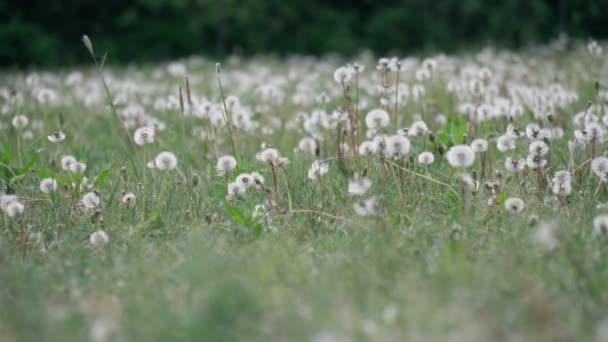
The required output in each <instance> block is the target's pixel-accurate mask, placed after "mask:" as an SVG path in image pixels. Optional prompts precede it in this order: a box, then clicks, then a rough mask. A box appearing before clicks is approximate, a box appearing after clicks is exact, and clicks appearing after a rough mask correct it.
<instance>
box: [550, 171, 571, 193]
mask: <svg viewBox="0 0 608 342" xmlns="http://www.w3.org/2000/svg"><path fill="white" fill-rule="evenodd" d="M551 190H552V191H553V194H554V195H557V196H568V195H570V193H571V192H572V175H571V174H570V172H568V171H557V172H556V173H555V175H554V176H553V179H552V180H551Z"/></svg>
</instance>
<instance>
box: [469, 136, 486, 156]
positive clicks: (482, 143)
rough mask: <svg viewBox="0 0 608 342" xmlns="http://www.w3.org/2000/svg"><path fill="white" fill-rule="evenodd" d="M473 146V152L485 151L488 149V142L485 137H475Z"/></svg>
mask: <svg viewBox="0 0 608 342" xmlns="http://www.w3.org/2000/svg"><path fill="white" fill-rule="evenodd" d="M471 148H472V149H473V152H475V153H479V152H485V151H487V150H488V142H487V140H485V139H475V140H473V141H472V142H471Z"/></svg>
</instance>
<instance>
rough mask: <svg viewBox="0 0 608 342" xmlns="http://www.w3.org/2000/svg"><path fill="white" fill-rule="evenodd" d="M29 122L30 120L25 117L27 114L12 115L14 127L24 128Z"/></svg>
mask: <svg viewBox="0 0 608 342" xmlns="http://www.w3.org/2000/svg"><path fill="white" fill-rule="evenodd" d="M29 122H30V121H29V119H28V118H27V116H25V115H15V116H14V117H13V121H12V124H13V127H15V128H16V129H23V128H25V127H26V126H27V125H28V123H29Z"/></svg>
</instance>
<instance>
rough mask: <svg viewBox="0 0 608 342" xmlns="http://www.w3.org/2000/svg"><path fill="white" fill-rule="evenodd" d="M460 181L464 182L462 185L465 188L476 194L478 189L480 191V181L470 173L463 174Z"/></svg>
mask: <svg viewBox="0 0 608 342" xmlns="http://www.w3.org/2000/svg"><path fill="white" fill-rule="evenodd" d="M460 181H461V182H462V185H463V186H464V187H465V189H467V190H468V191H470V192H471V193H473V194H476V193H477V191H479V182H478V181H477V180H476V179H475V178H473V176H471V175H470V174H468V173H463V174H461V175H460Z"/></svg>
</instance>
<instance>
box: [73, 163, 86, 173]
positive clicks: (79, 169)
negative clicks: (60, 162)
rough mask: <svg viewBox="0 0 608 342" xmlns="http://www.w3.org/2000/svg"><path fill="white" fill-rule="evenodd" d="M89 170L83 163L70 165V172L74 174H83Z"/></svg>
mask: <svg viewBox="0 0 608 342" xmlns="http://www.w3.org/2000/svg"><path fill="white" fill-rule="evenodd" d="M86 169H87V165H86V164H85V163H81V162H74V163H71V164H70V171H72V172H74V173H83V172H84V171H85V170H86Z"/></svg>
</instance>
